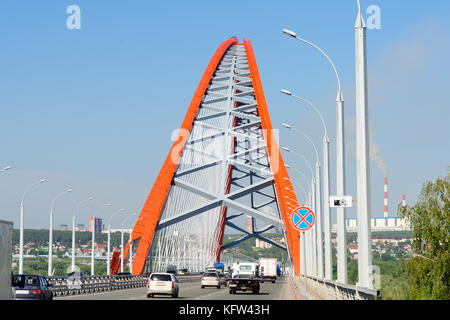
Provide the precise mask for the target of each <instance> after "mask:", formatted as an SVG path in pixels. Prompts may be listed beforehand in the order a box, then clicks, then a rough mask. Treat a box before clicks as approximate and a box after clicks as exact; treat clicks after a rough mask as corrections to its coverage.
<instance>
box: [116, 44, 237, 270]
mask: <svg viewBox="0 0 450 320" xmlns="http://www.w3.org/2000/svg"><path fill="white" fill-rule="evenodd" d="M235 44H238V40H237V39H236V38H235V37H232V38H230V39H228V40H226V41H224V42H223V43H222V44H221V45H220V46H219V48H218V49H217V50H216V52H215V54H214V55H213V57H212V59H211V61H210V62H209V64H208V67H207V68H206V70H205V72H204V74H203V77H202V78H201V80H200V84H199V85H198V87H197V90H196V91H195V94H194V97H193V99H192V101H191V104H190V105H189V108H188V111H187V114H186V116H185V118H184V121H183V123H182V125H181V128H180V133H179V134H178V137H177V140H176V141H175V142H174V144H173V146H172V148H171V150H170V152H169V155H168V156H167V158H166V160H165V162H164V164H163V166H162V168H161V171H160V172H159V175H158V177H157V178H156V181H155V184H154V185H153V188H152V190H151V191H150V194H149V196H148V198H147V201H146V202H145V204H144V207H143V209H142V211H141V214H140V215H139V218H138V220H137V222H136V225H135V226H134V228H133V232H132V234H131V237H132V239H133V242H134V241H136V240H138V239H139V244H138V247H137V251H136V256H135V259H134V261H133V274H141V273H142V272H143V271H144V267H145V261H146V259H147V255H148V251H149V250H150V248H151V244H152V241H153V237H154V235H155V230H156V226H157V224H158V221H159V218H160V216H161V213H162V211H163V208H164V204H165V201H166V198H167V194H168V192H169V189H170V185H171V182H172V179H173V176H174V174H175V171H176V169H177V166H178V162H179V160H180V157H181V153H182V152H183V148H184V145H185V142H186V139H187V138H188V135H189V132H190V130H191V127H192V124H193V122H194V119H195V116H196V115H197V111H198V108H199V107H200V104H201V102H202V99H203V96H204V94H205V92H206V89H207V88H208V85H209V83H210V81H211V78H212V76H213V75H214V72H215V70H216V68H217V65H218V64H219V62H220V60H221V59H222V57H223V55H224V53H225V51H226V50H227V49H228V48H229V47H230V46H232V45H235ZM128 251H129V243H127V245H126V247H125V249H124V265H125V263H126V261H127V260H128V253H129V252H128Z"/></svg>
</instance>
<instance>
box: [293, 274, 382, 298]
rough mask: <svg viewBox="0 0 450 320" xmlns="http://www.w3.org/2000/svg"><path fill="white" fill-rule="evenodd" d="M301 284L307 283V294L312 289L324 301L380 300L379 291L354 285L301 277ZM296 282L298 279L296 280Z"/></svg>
mask: <svg viewBox="0 0 450 320" xmlns="http://www.w3.org/2000/svg"><path fill="white" fill-rule="evenodd" d="M301 279H302V280H303V284H305V281H307V287H308V292H309V291H310V290H311V289H312V291H314V292H315V293H316V294H317V295H318V296H320V297H321V298H323V299H324V300H381V299H382V297H381V292H380V291H379V290H374V289H368V288H361V287H358V286H355V285H350V284H343V283H338V282H336V281H330V280H324V279H319V278H316V277H311V276H308V277H305V276H301ZM297 280H298V278H297Z"/></svg>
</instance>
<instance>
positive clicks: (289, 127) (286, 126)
mask: <svg viewBox="0 0 450 320" xmlns="http://www.w3.org/2000/svg"><path fill="white" fill-rule="evenodd" d="M281 125H282V126H283V127H285V128H286V129H292V127H291V126H290V125H288V124H287V123H282V124H281Z"/></svg>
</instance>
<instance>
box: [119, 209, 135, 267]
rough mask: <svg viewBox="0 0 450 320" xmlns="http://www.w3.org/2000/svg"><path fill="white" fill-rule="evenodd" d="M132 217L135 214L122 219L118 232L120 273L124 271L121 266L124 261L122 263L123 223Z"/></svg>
mask: <svg viewBox="0 0 450 320" xmlns="http://www.w3.org/2000/svg"><path fill="white" fill-rule="evenodd" d="M133 216H137V213H132V214H130V215H128V216H126V217H125V219H123V221H122V225H121V226H120V232H121V234H120V272H125V270H124V269H123V265H124V261H123V224H124V223H125V221H127V220H128V218H130V217H133ZM130 232H131V231H130Z"/></svg>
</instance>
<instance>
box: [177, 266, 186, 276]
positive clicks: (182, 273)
mask: <svg viewBox="0 0 450 320" xmlns="http://www.w3.org/2000/svg"><path fill="white" fill-rule="evenodd" d="M178 274H179V275H183V276H188V275H189V270H188V269H186V268H183V269H180V270H179V271H178Z"/></svg>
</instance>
